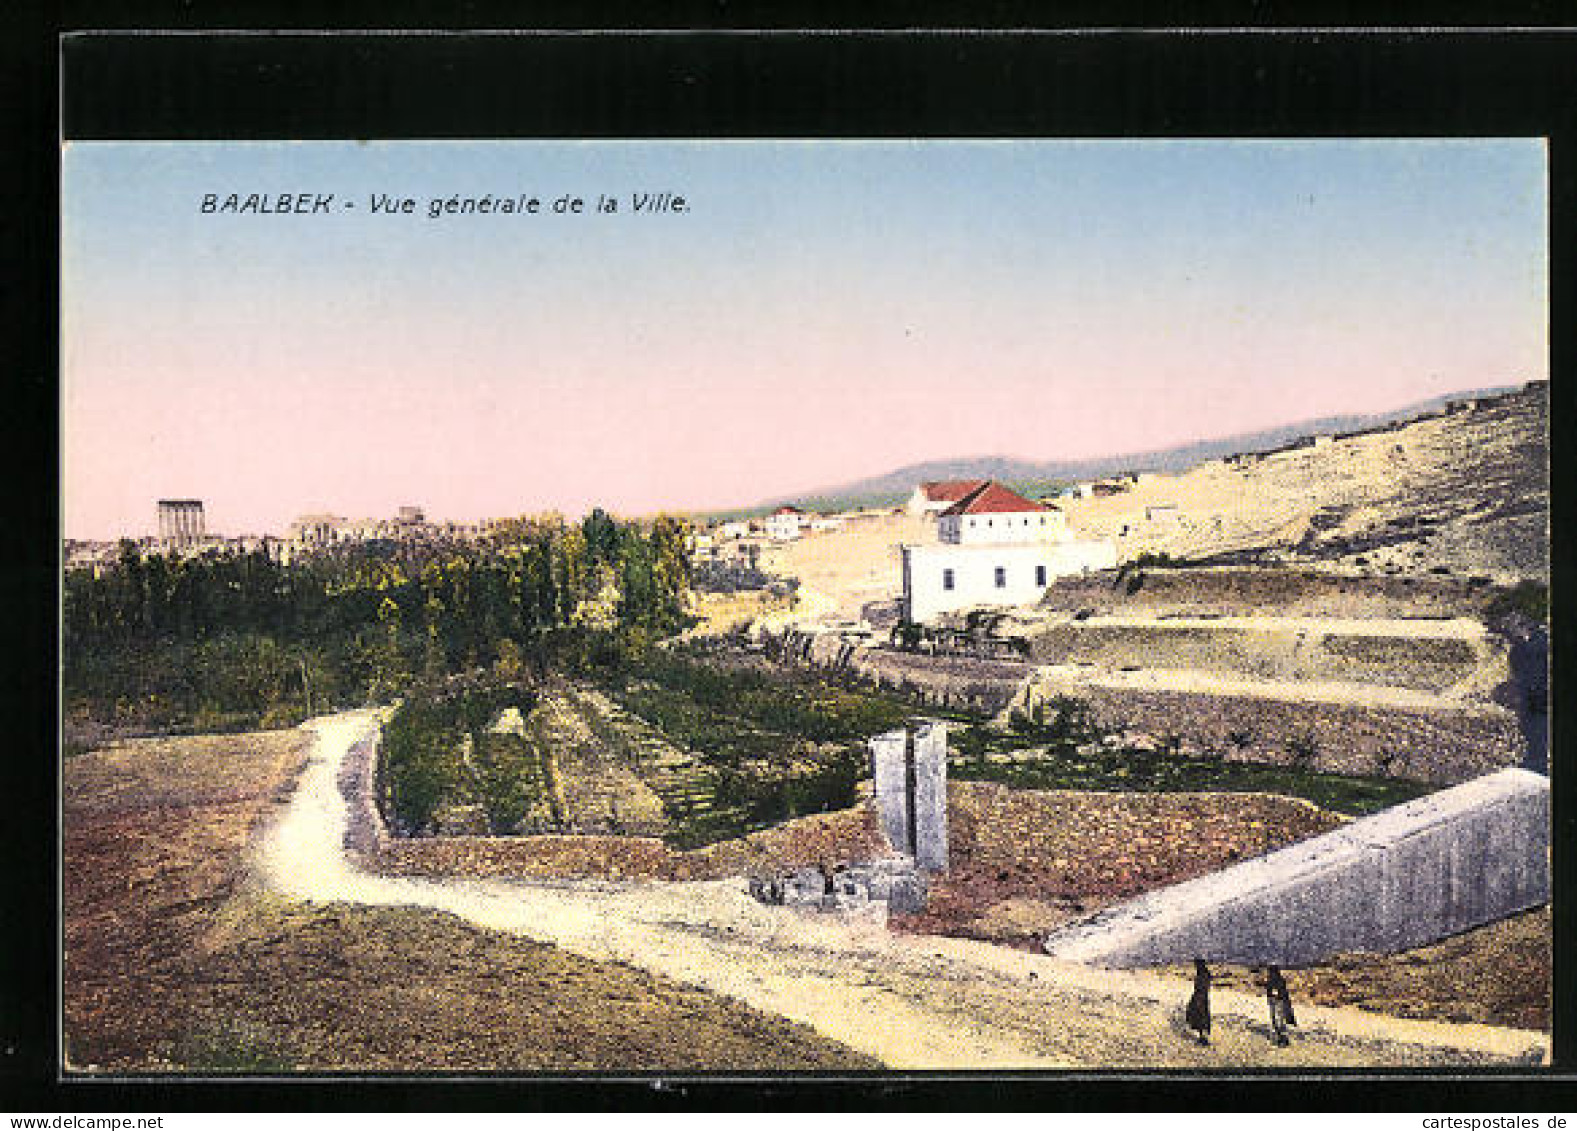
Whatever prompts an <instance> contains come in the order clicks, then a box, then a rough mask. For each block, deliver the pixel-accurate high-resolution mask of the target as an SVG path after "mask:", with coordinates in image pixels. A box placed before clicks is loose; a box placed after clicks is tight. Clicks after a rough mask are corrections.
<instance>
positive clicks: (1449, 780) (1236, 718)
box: [1015, 677, 1524, 785]
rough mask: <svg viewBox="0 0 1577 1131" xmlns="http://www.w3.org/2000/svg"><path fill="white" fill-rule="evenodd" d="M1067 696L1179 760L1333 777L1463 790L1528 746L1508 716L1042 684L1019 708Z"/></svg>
mask: <svg viewBox="0 0 1577 1131" xmlns="http://www.w3.org/2000/svg"><path fill="white" fill-rule="evenodd" d="M1057 695H1067V696H1071V697H1073V698H1076V699H1079V700H1082V701H1084V702H1085V703H1087V704H1088V705H1089V707H1090V712H1091V714H1092V716H1093V717H1094V720H1095V722H1096V724H1097V725H1099V726H1101V727H1104V728H1106V729H1109V730H1112V731H1116V732H1129V733H1139V734H1144V735H1150V736H1153V737H1155V738H1156V739H1159V740H1161V741H1162V742H1163V743H1164V742H1166V741H1168V740H1171V739H1175V740H1176V744H1177V750H1178V752H1179V753H1207V754H1217V755H1220V756H1222V757H1224V758H1227V759H1229V760H1232V761H1245V762H1261V763H1271V764H1279V765H1293V764H1297V765H1299V766H1300V767H1301V768H1304V769H1311V770H1320V771H1323V772H1327V773H1340V774H1358V775H1366V776H1387V777H1397V778H1407V779H1409V780H1412V781H1423V782H1430V783H1432V784H1435V785H1455V784H1457V783H1459V782H1463V781H1467V780H1468V779H1470V778H1474V777H1477V776H1479V775H1480V774H1485V773H1489V772H1491V771H1494V770H1498V769H1502V768H1504V767H1506V766H1513V765H1517V764H1518V763H1519V762H1520V761H1521V759H1522V756H1523V749H1524V742H1523V738H1522V733H1521V730H1520V729H1519V727H1518V725H1517V718H1516V716H1515V715H1514V714H1513V713H1512V712H1510V711H1507V710H1505V709H1504V708H1502V707H1496V706H1461V707H1448V706H1440V707H1410V708H1404V707H1396V706H1385V707H1370V706H1358V705H1352V704H1344V703H1321V702H1311V701H1309V700H1305V699H1277V698H1265V697H1261V696H1257V695H1245V694H1221V693H1218V692H1203V691H1200V692H1193V691H1173V690H1158V689H1150V688H1125V687H1104V686H1100V685H1098V684H1088V683H1083V682H1078V681H1066V682H1063V681H1058V680H1055V679H1048V678H1044V677H1038V678H1037V679H1036V681H1035V682H1034V683H1033V685H1031V686H1030V687H1027V688H1026V690H1025V693H1024V694H1023V695H1022V696H1021V697H1020V698H1019V699H1017V700H1016V701H1015V705H1016V706H1018V707H1019V708H1020V709H1025V710H1028V709H1030V708H1031V707H1032V706H1033V705H1034V704H1035V703H1038V702H1046V701H1048V700H1050V699H1051V698H1053V697H1054V696H1057Z"/></svg>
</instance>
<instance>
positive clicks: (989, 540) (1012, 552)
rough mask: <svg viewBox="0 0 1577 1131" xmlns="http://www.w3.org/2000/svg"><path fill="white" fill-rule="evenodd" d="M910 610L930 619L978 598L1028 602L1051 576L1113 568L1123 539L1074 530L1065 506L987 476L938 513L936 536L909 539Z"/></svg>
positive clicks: (906, 579)
mask: <svg viewBox="0 0 1577 1131" xmlns="http://www.w3.org/2000/svg"><path fill="white" fill-rule="evenodd" d="M902 554H903V614H904V617H905V618H906V619H907V620H910V621H916V622H923V621H928V620H931V619H933V618H935V617H936V616H938V615H939V614H941V613H946V612H952V611H953V610H955V609H965V608H971V607H973V606H976V605H1026V604H1030V603H1032V602H1034V601H1038V600H1039V599H1040V597H1041V595H1042V594H1043V593H1045V591H1046V587H1047V586H1048V585H1050V584H1051V582H1052V580H1053V579H1054V578H1057V577H1061V576H1064V575H1067V574H1074V573H1087V572H1089V571H1091V570H1098V569H1112V568H1115V567H1116V565H1117V547H1116V546H1115V545H1114V544H1113V543H1111V542H1110V541H1106V540H1096V541H1082V540H1078V539H1075V538H1073V537H1072V535H1071V534H1070V532H1069V531H1068V527H1067V520H1066V518H1065V517H1064V516H1063V514H1062V512H1061V511H1059V510H1056V509H1055V508H1052V507H1048V506H1044V505H1042V504H1041V503H1037V502H1033V501H1031V500H1029V499H1026V498H1024V497H1023V496H1022V495H1020V494H1018V493H1017V492H1015V491H1010V490H1008V489H1007V488H1006V487H1004V486H1002V485H1001V484H1000V483H995V482H991V481H986V482H984V483H982V484H981V485H980V486H979V487H977V488H976V489H975V490H974V491H972V492H970V493H969V494H968V495H966V496H965V497H964V498H962V499H960V500H959V501H957V502H956V503H954V504H953V505H952V506H951V507H949V508H948V509H947V510H945V511H943V512H942V513H941V514H940V515H939V516H938V518H937V541H936V542H934V543H931V544H929V545H919V546H904V547H902Z"/></svg>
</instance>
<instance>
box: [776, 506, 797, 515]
mask: <svg viewBox="0 0 1577 1131" xmlns="http://www.w3.org/2000/svg"><path fill="white" fill-rule="evenodd" d="M772 513H773V514H804V513H805V512H804V511H802V510H800V509H799V508H798V507H790V506H781V507H779V508H778V509H777V510H775V511H773V512H772Z"/></svg>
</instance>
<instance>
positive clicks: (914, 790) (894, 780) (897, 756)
mask: <svg viewBox="0 0 1577 1131" xmlns="http://www.w3.org/2000/svg"><path fill="white" fill-rule="evenodd" d="M870 745H871V775H872V777H873V778H874V780H875V787H876V789H875V792H876V811H877V815H878V817H879V819H880V821H881V826H882V831H883V832H884V833H885V834H886V835H887V840H888V843H889V844H891V845H892V847H893V849H894V850H895V851H897V852H900V853H903V854H904V855H906V856H910V857H913V858H914V860H915V863H916V864H917V865H918V866H919V867H920V868H921V869H922V870H924V871H929V872H945V871H946V870H947V724H946V723H944V722H939V721H935V720H922V721H920V722H918V723H916V724H915V726H914V728H913V732H912V734H911V732H910V731H909V730H908V729H905V730H891V731H888V732H887V733H885V734H879V735H876V736H875V737H874V738H872V739H871V740H870Z"/></svg>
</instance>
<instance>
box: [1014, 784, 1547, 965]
mask: <svg viewBox="0 0 1577 1131" xmlns="http://www.w3.org/2000/svg"><path fill="white" fill-rule="evenodd" d="M1549 845H1550V798H1549V781H1548V779H1546V778H1544V777H1543V776H1542V775H1539V774H1535V773H1532V772H1530V771H1528V770H1522V769H1508V770H1501V771H1500V772H1498V773H1494V774H1489V775H1486V776H1485V777H1482V778H1478V779H1477V780H1475V781H1471V782H1468V783H1466V784H1464V785H1460V786H1456V787H1455V788H1453V789H1448V790H1443V791H1441V792H1440V793H1436V794H1432V795H1430V796H1428V797H1423V798H1419V799H1418V800H1417V801H1412V802H1409V803H1408V804H1406V805H1400V806H1397V807H1396V808H1394V809H1389V810H1387V811H1385V812H1384V813H1379V814H1376V815H1375V816H1373V817H1367V818H1364V819H1363V820H1359V821H1354V822H1353V823H1352V824H1350V825H1347V826H1345V827H1343V828H1341V829H1337V830H1336V831H1334V832H1331V833H1327V834H1325V835H1324V836H1319V837H1314V838H1313V839H1311V840H1307V841H1303V842H1302V843H1300V844H1295V845H1292V846H1290V847H1288V848H1284V849H1281V850H1280V851H1278V852H1272V853H1270V854H1268V855H1266V856H1261V857H1259V858H1257V859H1254V860H1249V861H1246V862H1245V863H1242V864H1238V865H1236V866H1234V867H1231V868H1227V869H1224V870H1223V871H1220V872H1216V873H1213V874H1211V875H1209V876H1202V877H1200V878H1199V879H1196V880H1191V881H1189V882H1187V883H1183V884H1177V885H1174V886H1172V887H1169V888H1164V889H1161V890H1159V891H1155V892H1151V893H1149V894H1147V895H1145V896H1141V897H1140V898H1138V899H1135V900H1130V901H1128V902H1126V903H1123V904H1119V905H1118V906H1116V907H1113V908H1109V909H1107V911H1105V912H1103V913H1102V914H1100V915H1097V916H1095V917H1093V918H1092V919H1090V920H1086V921H1085V922H1083V923H1078V924H1074V925H1072V926H1069V927H1067V928H1064V929H1063V930H1060V931H1058V932H1056V933H1054V934H1053V935H1051V936H1050V937H1049V938H1048V939H1047V940H1046V944H1045V947H1046V950H1047V952H1048V953H1050V954H1052V955H1055V956H1056V957H1058V958H1065V959H1069V960H1072V961H1079V962H1093V963H1097V964H1100V965H1104V966H1154V965H1164V964H1172V963H1178V962H1186V961H1187V960H1189V959H1191V958H1205V959H1208V960H1213V961H1218V962H1238V963H1276V964H1278V965H1283V966H1301V965H1308V964H1309V963H1313V962H1318V961H1320V960H1321V959H1324V958H1327V957H1329V956H1331V955H1333V954H1337V953H1340V952H1343V951H1377V952H1388V951H1397V950H1405V949H1410V948H1412V947H1417V946H1423V945H1425V944H1427V943H1431V942H1435V941H1437V940H1439V939H1442V938H1445V937H1447V936H1449V935H1454V934H1457V933H1459V932H1461V931H1465V930H1468V929H1470V928H1472V927H1477V926H1481V925H1483V924H1486V923H1491V922H1495V921H1496V920H1498V919H1503V918H1505V917H1506V916H1508V915H1513V914H1515V913H1517V912H1519V911H1524V910H1527V909H1528V908H1530V907H1536V906H1538V905H1539V904H1541V903H1545V902H1547V901H1548V900H1549V898H1550V861H1549Z"/></svg>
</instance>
